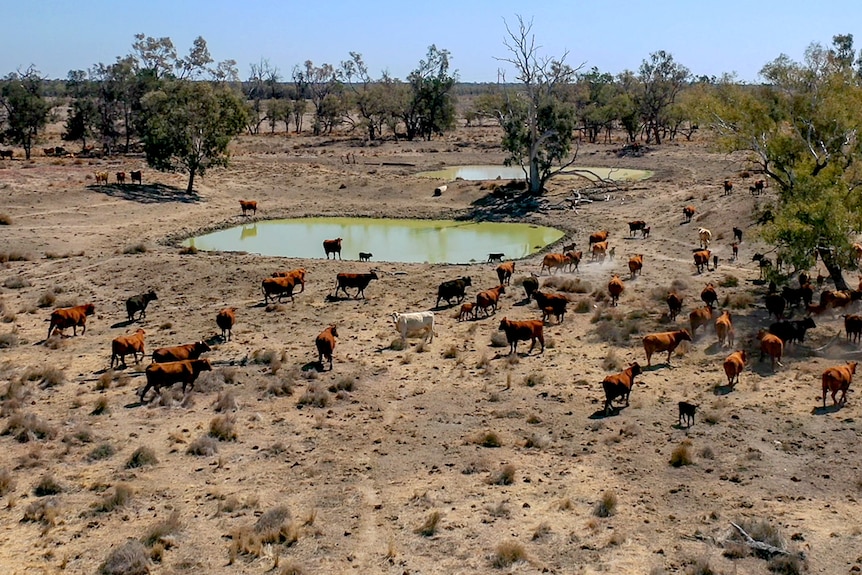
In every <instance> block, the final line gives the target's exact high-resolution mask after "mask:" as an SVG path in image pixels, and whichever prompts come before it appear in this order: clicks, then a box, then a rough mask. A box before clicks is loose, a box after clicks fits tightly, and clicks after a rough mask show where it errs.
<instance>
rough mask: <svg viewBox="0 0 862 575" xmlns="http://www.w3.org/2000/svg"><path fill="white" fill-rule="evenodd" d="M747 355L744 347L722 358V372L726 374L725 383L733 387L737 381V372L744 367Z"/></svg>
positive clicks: (740, 371)
mask: <svg viewBox="0 0 862 575" xmlns="http://www.w3.org/2000/svg"><path fill="white" fill-rule="evenodd" d="M747 361H748V355H747V354H746V353H745V350H744V349H739V350H736V351H735V352H733V353H731V354H730V355H729V356H727V359H725V360H724V373H725V375H727V384H728V385H729V386H730V387H731V388H733V386H734V385H736V384H737V383H739V374H740V373H742V371H743V370H744V369H745V363H746V362H747Z"/></svg>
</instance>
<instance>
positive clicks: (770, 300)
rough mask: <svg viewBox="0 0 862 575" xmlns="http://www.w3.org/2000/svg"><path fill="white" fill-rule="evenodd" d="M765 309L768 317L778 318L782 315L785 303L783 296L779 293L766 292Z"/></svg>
mask: <svg viewBox="0 0 862 575" xmlns="http://www.w3.org/2000/svg"><path fill="white" fill-rule="evenodd" d="M765 302H766V310H767V311H768V312H769V315H770V317H771V316H773V315H774V316H775V319H777V320H780V319H781V318H782V317H784V307H785V306H786V305H787V302H786V301H784V298H783V297H781V294H777V293H770V294H766V299H765Z"/></svg>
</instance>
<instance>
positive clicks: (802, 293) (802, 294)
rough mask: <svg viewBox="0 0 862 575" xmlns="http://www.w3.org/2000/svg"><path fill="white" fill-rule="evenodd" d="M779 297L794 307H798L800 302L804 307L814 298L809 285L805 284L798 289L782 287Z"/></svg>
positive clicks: (812, 290)
mask: <svg viewBox="0 0 862 575" xmlns="http://www.w3.org/2000/svg"><path fill="white" fill-rule="evenodd" d="M781 297H783V298H784V299H785V300H786V301H787V303H788V304H789V305H791V306H794V307H795V306H797V305H799V302H800V301H802V302H805V305H808V304H810V303H811V300H812V299H813V298H814V289H813V288H812V287H811V284H807V283H806V284H805V285H803V286H802V287H798V288H792V287H790V286H784V287H783V288H782V289H781Z"/></svg>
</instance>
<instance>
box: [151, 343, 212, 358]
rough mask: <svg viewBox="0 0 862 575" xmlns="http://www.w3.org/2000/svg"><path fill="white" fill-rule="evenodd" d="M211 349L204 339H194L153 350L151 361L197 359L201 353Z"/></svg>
mask: <svg viewBox="0 0 862 575" xmlns="http://www.w3.org/2000/svg"><path fill="white" fill-rule="evenodd" d="M208 351H211V349H210V346H209V345H207V343H206V342H205V341H196V342H194V343H186V344H183V345H175V346H173V347H160V348H159V349H157V350H156V351H154V352H153V363H168V362H169V361H183V360H185V359H198V358H199V357H200V356H201V354H203V353H206V352H208Z"/></svg>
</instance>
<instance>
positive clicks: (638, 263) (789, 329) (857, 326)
mask: <svg viewBox="0 0 862 575" xmlns="http://www.w3.org/2000/svg"><path fill="white" fill-rule="evenodd" d="M240 203H241V206H242V208H243V211H244V212H245V211H246V210H252V211H254V210H255V209H256V203H255V202H246V201H241V202H240ZM694 213H695V208H694V207H693V206H686V207H685V208H684V212H683V214H684V216H685V218H686V221H690V219H691V216H692V215H693V214H694ZM629 232H630V235H635V234H636V233H637V232H640V233H641V237H642V238H644V239H646V238H647V237H648V236H649V233H650V228H649V226H647V225H646V222H644V221H641V220H636V221H633V222H629ZM609 235H610V234H609V232H608V231H607V230H602V231H599V232H596V233H593V234H591V235H590V236H589V250H590V252H591V254H592V261H595V260H598V261H599V262H601V261H603V260H604V258H605V257H606V256H610V257H611V259H613V257H614V250H613V248H612V247H609V243H608V242H609V240H608V237H609ZM698 239H699V248H700V249H698V250H696V251H695V252H694V263H695V268H696V269H697V271H698V273H701V272H702V267H706V268H707V270H709V263H710V258H709V256H710V252H709V250H708V249H707V248H708V247H709V245H710V242H711V239H712V234H711V232H710V231H709V230H707V229H705V228H700V229H699V230H698ZM741 240H742V232H741V230H739V229H738V228H734V244H733V246H734V252H736V247H737V246H738V242H739V241H741ZM323 248H324V254H325V256H326V258H327V259H329V256H330V254H332V255H333V258H334V257H335V255H338V256H339V258H340V255H341V248H342V239H341V238H336V239H332V240H325V241H324V242H323ZM367 255H370V254H367ZM581 257H582V252H581V251H575V244H574V243H571V244H568V245H565V246H564V247H563V251H562V253H550V254H546V255H545V256H544V257H543V259H542V265H541V267H540V270H539V274H538V275H537V274H535V273H531V274H530V276H529V277H527V278H524V279H523V280H522V285H523V289H524V292H525V295H526V301H535V302H536V303H537V306H538V310H539V312H541V318H536V319H529V320H522V321H516V320H509V319H508V318H506V317H504V318H503V319H502V320H501V321H500V323H499V327H498V329H499V331H501V332H503V333H505V336H506V340H507V342H508V344H509V353H510V354H516V353H517V347H518V342H520V341H528V340H529V341H530V348H529V350H528V351H527V355H529V354H530V353H531V352H532V351H533V349H534V348H535V347H536V343H537V342H538V343H539V345H540V348H541V349H540V352H539V353H543V352H544V349H545V339H544V326H545V325H546V324H547V323H550V322H551V318H552V317H553V318H555V319H556V321H557V323H558V324H559V323H562V322H563V321H564V319H565V314H566V308H567V305H568V303H569V302H570V299H569V296H567V295H566V294H563V293H554V292H550V291H542V290H540V289H539V276H540V275H541V274H543V273H544V272H545V270H547V271H548V273H549V274H550V275H553V274H555V273H556V271H557V270H558V269H560V268H562V269H564V270H568V271H569V272H572V271H574V272H577V271H578V270H579V267H578V266H579V264H580V261H581ZM492 260H497V261H500V263H499V265H498V266H497V267H496V270H495V271H496V274H497V280H498V284H497V285H496V286H493V287H489V288H487V289H484V290H481V291H479V292H478V293H477V294H476V297H475V301H470V302H465V301H464V300H465V299H466V297H467V288H469V287H471V286H472V285H473V282H472V279H471V277H470V276H464V277H461V278H457V279H453V280H448V281H445V282H443V283H441V284H440V285H439V286H438V288H437V299H436V302H435V306H434V307H435V309H438V310H439V309H440V306H441V302H445V303H446V305H447V306H453V305H458V304H460V305H461V307H460V310H459V312H458V314H457V316H456V317H457V319H458V321H464V320H468V319H472V320H478V319H480V314H481V316H483V317H485V318H488V317H490V316H491V315H492V314H495V313H496V312H497V309H498V306H499V301H500V296H501V295H502V294H504V293H506V286H509V287H511V280H512V276H513V275H514V273H515V262H514V261H506V262H503V261H502V254H490V255H489V261H492ZM713 264H715V265H717V260H715V259H714V260H713ZM643 267H644V257H643V254H635V255H632V256H630V258H629V261H628V268H629V273H630V279H631V280H634V279H636V278H637V277H638V275H639V274H640V273H641V272H642V270H643ZM375 279H378V276H377V273H376V272H375V271H374V270H372V271H369V272H365V273H338V274H337V275H336V283H335V292H334V294H331V295H329V296H328V299H337V298H338V294H339V292H342V293H343V294H344V297H345V298H349V297H351V296H350V294H349V293H348V291H347V290H348V289H352V290H356V292H355V294H354V295H353V297H354V298H355V299H359V298H360V297H362V298H364V297H365V293H364V292H365V289H366V288H367V287H368V285H369V283H370V282H371V281H372V280H375ZM305 283H306V270H305V269H304V268H299V269H293V270H289V271H279V272H274V273H273V274H272V275H271V277H268V278H265V279H263V280H262V282H261V292H262V295H263V298H264V305H268V304H270V302H278V301H283V298H284V297H290V299H291V301H294V289H295V288H297V287H298V288H299V291H298V293H302V292H304V291H305ZM799 284H800V285H799V287H798V288H791V287H789V286H784V287H783V290H782V291H781V292H780V293H779V292H778V290H777V287H776V286H775V285H774V284H771V285H770V289H769V292H768V293H767V295H766V298H765V307H766V309H767V310H768V312H769V314H770V317H771V316H772V315H775V318H776V320H777V321H776V322H774V323H772V324H771V325H770V326H769V327H768V329H762V330H760V332H759V333H758V334H757V339H758V340H759V342H760V352H761V355H760V359H761V361H762V360H763V359H765V357H766V356H769V357H770V358H771V360H772V368H773V370H774V369H775V366H776V364H777V365H778V366H781V365H782V364H781V357H782V355H783V353H784V350H785V347H786V346H787V345H788V344H792V343H795V342H800V343H801V342H803V341H804V339H805V332H806V331H807V330H809V329H813V328H815V327H816V324H815V323H814V320H813V318H812V317H811V316H812V315H816V314H820V313H822V312H824V311H826V310H828V309H840V308H844V307H846V306H847V305H848V304H850V302H852V301H856V300H860V299H862V285H860V286H859V287H860V289H859V290H849V291H847V292H842V291H830V290H824V291H823V292H822V293H821V295H820V303H819V304H817V305H812V303H811V302H812V300H813V293H814V290H813V287H812V286H811V284H810V281H809V277H808V275H807V274H805V273H804V272H803V273H801V274H800V276H799ZM624 290H625V284H624V283H623V281H622V279H621V278H620V276H619V275H617V274H614V275H613V276H612V277H611V279H610V281H609V282H608V285H607V293H608V295H609V298H610V305H611V306H617V305H619V301H620V297H621V296H622V294H623V292H624ZM157 299H158V297H157V296H156V293H155V292H154V291H152V290H151V291H149V292H147V293H143V294H139V295H136V296H133V297H130V298H129V299H128V300H127V301H126V312H127V317H128V321H129V322H130V323H131V322H133V321H135V320H136V319H137V320H140V319H143V318H144V317H145V316H146V309H147V306H148V304H149V303H150V302H151V301H154V300H157ZM700 299H701V300H702V301H703V303H704V305H703V306H702V307H697V308H695V309H693V310H692V311H691V312H690V313H689V325H688V327H687V328H683V329H678V330H673V331H667V332H660V333H650V334H647V335H645V336H644V337H643V340H642V343H643V347H644V352H645V355H646V361H647V367H651V365H652V356H653V355H654V354H655V353H663V352H667V358H666V360H665V362H666V363H667V365H670V360H671V356H672V354H673V352H674V351H675V350H676V349H677V347H678V346H679V345H680V344H681V343H682V342H683V341H692V339H693V337H694V336H695V335H696V333H697V329H698V328H699V327H701V326H708V325H710V324H712V325H714V328H715V333H716V336H717V339H718V345H719V346H720V347H721V348H726V347H727V348H733V346H734V342H735V333H734V327H733V319H732V316H731V313H730V312H729V311H727V310H724V311H723V312H721V313H718V312H717V309H716V304H717V302H718V299H719V298H718V294H717V293H716V289H715V286H714V285H713V284H712V283H708V284H707V285H706V286H705V287H704V289H703V290H702V291H701V294H700ZM803 302H804V304H805V310H806V312H807V316H806V317H805V318H804V319H801V320H793V321H790V320H787V319H784V313H785V310H787V309H788V308H793V307H796V306H799V305H800V304H801V303H803ZM666 303H667V306H668V315H667V317H668V319H669V321H670V322H676V320H677V316H678V315H679V314H680V313H681V311H682V307H683V297H682V296H681V295H680V294H679V293H676V292H675V291H671V292H669V293H668V295H667V298H666ZM94 311H95V308H94V305H93V304H92V303H90V304H86V305H82V306H76V307H72V308H63V309H57V310H55V311H54V312H53V313H52V314H51V317H50V325H49V328H48V337H51V335H52V333H57V331H56V330H61V331H62V330H64V329H66V328H69V327H71V328H72V329H73V333H74V335H77V328H78V327H81V328H82V334H84V333H86V320H87V316H90V315H93V313H94ZM236 311H237V308H236V307H228V308H225V309H222V310H220V311H219V312H218V314H217V315H216V325H217V326H218V327H219V329H220V330H221V337H222V340H223V341H230V340H231V332H232V328H233V326H234V324H235V323H236ZM136 316H137V317H136ZM843 317H844V319H845V331H846V335H847V339H848V341H853V342H856V341H858V340H859V339H860V337H862V316H859V315H844V316H843ZM392 321H393V324H394V326H395V328H396V330H397V331H398V333H399V334H400V335H401V339H402V342H404V341H405V340H406V339H407V337H410V336H417V335H418V336H421V337H422V338H423V339H427V340H428V341H429V342H430V341H433V338H434V335H435V331H434V329H435V316H434V311H422V312H411V313H394V314H392ZM704 329H706V327H704ZM144 336H145V332H144V330H143V329H138V330H136V331H135V333H133V334H131V335H123V336H119V337H117V338H114V340H113V341H112V345H111V361H110V368H111V369H113V368H114V367H115V365H117V366H119V365H125V360H126V356H128V355H132V357H133V359H134V360H135V362H138V361H140V360H142V359H143V358H144ZM337 337H338V331H337V327H336V325H329V326H328V327H327V328H326V329H324V330H323V331H322V332H321V333H320V334H319V335H318V336H317V337H316V339H315V347H316V348H317V352H318V363H319V364H320V365H321V369H322V366H323V361H324V360H326V361H327V362H328V363H329V369H330V370H332V366H333V350H334V348H335V345H336V338H337ZM208 351H210V347H209V345H208V344H207V343H206V342H203V341H199V342H195V343H190V344H185V345H179V346H174V347H165V348H160V349H157V350H156V351H155V352H153V354H152V364H150V365H149V366H147V367H146V370H145V374H146V378H147V383H146V385H145V386H144V388H143V390H142V391H141V393H140V398H141V401H142V402H143V401H144V398H145V396H146V394H147V392H148V391H149V390H150V389H154V390H155V392H156V393H158V392H159V390H160V389H161V388H162V387H166V386H170V385H172V384H174V383H182V385H183V392H184V393H185V391H186V387H187V386H190V387H191V388H193V386H194V381H195V379H196V378H197V377H198V375H199V374H200V372H201V371H209V370H211V369H212V368H211V364H210V363H209V361H208V360H206V359H200V356H201V354H203V353H205V352H208ZM139 355H140V359H139V357H138V356H139ZM747 361H748V357H747V353H746V351H745V350H742V349H740V350H736V351H734V352H733V353H731V354H730V355H729V356H728V357H727V358H726V359H725V360H724V363H723V368H724V371H725V375H726V376H727V383H728V385H729V386H730V388H731V389H732V388H733V386H735V385H736V383H738V381H739V376H740V374H741V373H742V372H743V371H744V369H745V365H746V363H747ZM855 367H856V364H855V363H853V362H851V363H849V364H847V365H846V366H839V367H834V368H829V369H827V370H826V371H825V372H824V373H823V376H822V391H823V404H824V407H825V404H826V396H827V394H828V393H829V392H831V393H832V399H833V403H834V404H836V405H837V404H838V403H841V404H843V403H844V402H845V401H846V392H847V389H848V388H849V386H850V383H851V381H852V377H853V374H854V373H855ZM641 373H642V369H641V366H640V365H639V364H638V363H637V362H634V363H632V364H631V365H630V366H629V367H627V368H626V369H624V370H623V371H622V372H620V373H617V374H614V375H610V376H608V377H606V378H605V379H604V381H603V384H602V385H603V389H604V393H605V404H604V411H605V413H606V414H607V413H609V412H610V411H611V410H612V409H613V404H614V401H616V400H617V399H622V400H625V403H626V405H628V402H629V396H630V394H631V389H632V385H633V384H634V379H635V377H636V376H638V375H640V374H641ZM839 391H841V392H842V395H841V399H840V402H839V401H837V400H836V395H837V393H838V392H839ZM683 404H685V405H683ZM695 408H696V406H694V405H692V404H688V403H686V402H681V403H680V418H681V420H687V421H691V420H693V415H694V409H695ZM689 418H690V419H689Z"/></svg>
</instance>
